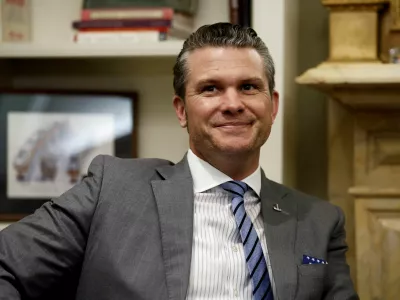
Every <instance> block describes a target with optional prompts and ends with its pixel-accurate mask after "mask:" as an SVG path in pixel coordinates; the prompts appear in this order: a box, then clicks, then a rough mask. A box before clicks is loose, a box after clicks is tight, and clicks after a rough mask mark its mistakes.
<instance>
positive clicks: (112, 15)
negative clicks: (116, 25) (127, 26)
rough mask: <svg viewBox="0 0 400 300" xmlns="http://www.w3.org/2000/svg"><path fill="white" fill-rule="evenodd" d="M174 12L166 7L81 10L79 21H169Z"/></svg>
mask: <svg viewBox="0 0 400 300" xmlns="http://www.w3.org/2000/svg"><path fill="white" fill-rule="evenodd" d="M173 15H174V10H173V9H172V8H168V7H160V8H132V9H129V8H127V9H83V10H82V11H81V20H82V21H88V20H99V19H100V20H107V19H131V20H134V19H165V20H171V19H172V17H173Z"/></svg>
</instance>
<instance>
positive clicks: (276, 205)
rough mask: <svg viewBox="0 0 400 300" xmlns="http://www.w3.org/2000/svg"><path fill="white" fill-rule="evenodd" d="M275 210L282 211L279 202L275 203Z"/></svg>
mask: <svg viewBox="0 0 400 300" xmlns="http://www.w3.org/2000/svg"><path fill="white" fill-rule="evenodd" d="M274 210H275V211H279V212H281V211H282V209H281V208H280V207H279V205H278V203H275V204H274Z"/></svg>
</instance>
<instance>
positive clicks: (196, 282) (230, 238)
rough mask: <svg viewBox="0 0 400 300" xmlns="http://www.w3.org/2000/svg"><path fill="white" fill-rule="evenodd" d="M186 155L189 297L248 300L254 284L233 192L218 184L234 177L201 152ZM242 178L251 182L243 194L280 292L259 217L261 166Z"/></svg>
mask: <svg viewBox="0 0 400 300" xmlns="http://www.w3.org/2000/svg"><path fill="white" fill-rule="evenodd" d="M187 160H188V163H189V168H190V172H191V174H192V177H193V189H194V220H193V246H192V261H191V268H190V281H189V288H188V293H187V298H186V299H187V300H200V299H201V300H207V299H221V300H223V299H226V300H232V299H246V300H250V299H252V292H253V286H252V282H251V280H250V276H249V272H248V269H247V265H246V261H245V254H244V248H243V245H242V242H241V239H240V234H239V230H238V229H237V226H236V222H235V217H234V215H233V213H232V210H231V196H230V194H229V193H228V192H226V191H225V190H224V189H222V188H221V187H220V186H219V185H220V184H222V183H224V182H227V181H230V180H232V179H231V178H230V177H229V176H227V175H225V174H224V173H222V172H221V171H219V170H217V169H216V168H214V167H213V166H211V165H210V164H209V163H207V162H205V161H204V160H202V159H200V158H199V157H197V156H196V155H195V154H194V153H193V152H192V151H191V150H189V151H188V154H187ZM242 181H243V182H245V183H246V184H247V185H248V186H249V187H251V190H249V191H248V192H246V194H245V195H244V206H245V210H246V212H247V214H248V216H249V217H250V219H251V221H252V222H253V225H254V228H255V230H256V232H257V234H258V236H259V239H260V241H261V247H262V249H263V252H264V255H265V257H266V260H267V265H268V272H269V276H270V279H271V284H272V291H273V293H274V295H276V292H275V284H274V281H273V276H272V270H271V265H270V263H269V259H268V248H267V241H266V238H265V234H264V223H263V219H262V216H261V201H260V198H259V196H260V190H261V171H260V167H258V168H257V170H256V171H255V172H254V173H253V174H251V175H250V176H248V177H247V178H245V179H243V180H242Z"/></svg>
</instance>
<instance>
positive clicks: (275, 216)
mask: <svg viewBox="0 0 400 300" xmlns="http://www.w3.org/2000/svg"><path fill="white" fill-rule="evenodd" d="M261 203H262V204H261V206H262V214H263V219H264V226H265V234H266V239H267V246H268V253H269V259H270V262H271V266H272V274H273V277H274V281H275V286H276V292H277V296H278V297H277V298H278V299H293V297H294V293H295V288H296V285H297V267H296V266H297V262H296V258H295V252H294V250H295V249H294V247H295V238H296V226H297V203H296V202H295V201H293V200H291V199H290V192H288V190H286V189H283V188H282V187H281V186H280V185H278V184H276V183H273V182H272V181H269V180H268V179H267V178H266V177H265V175H264V173H263V174H262V185H261ZM276 204H278V206H279V208H280V209H281V210H282V211H276V210H274V208H273V207H274V205H276Z"/></svg>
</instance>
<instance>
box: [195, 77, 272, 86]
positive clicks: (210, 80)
mask: <svg viewBox="0 0 400 300" xmlns="http://www.w3.org/2000/svg"><path fill="white" fill-rule="evenodd" d="M222 80H223V79H220V78H205V79H201V80H199V81H198V82H196V86H203V85H207V84H215V83H218V82H220V81H222ZM239 81H240V82H242V83H245V82H254V83H257V84H259V85H264V81H263V80H262V78H260V77H257V76H256V77H248V78H245V77H244V78H242V79H240V80H239Z"/></svg>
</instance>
